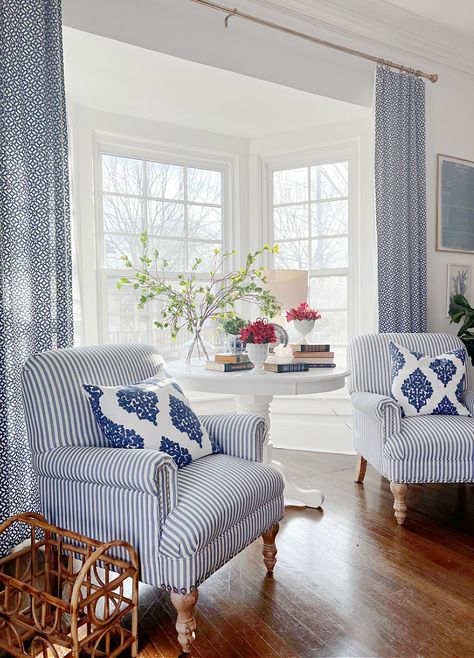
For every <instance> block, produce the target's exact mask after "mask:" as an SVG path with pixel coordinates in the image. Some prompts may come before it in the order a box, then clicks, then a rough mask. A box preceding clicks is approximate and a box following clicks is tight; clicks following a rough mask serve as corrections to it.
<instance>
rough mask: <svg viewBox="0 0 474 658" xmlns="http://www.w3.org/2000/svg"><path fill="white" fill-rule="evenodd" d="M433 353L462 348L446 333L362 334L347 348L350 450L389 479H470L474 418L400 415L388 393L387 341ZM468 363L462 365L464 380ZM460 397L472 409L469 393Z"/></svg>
mask: <svg viewBox="0 0 474 658" xmlns="http://www.w3.org/2000/svg"><path fill="white" fill-rule="evenodd" d="M391 340H393V341H394V342H395V343H398V344H400V345H403V346H405V347H408V348H409V349H412V350H416V351H419V352H423V353H424V354H427V355H430V356H436V355H437V354H442V353H443V352H448V351H450V350H453V349H456V348H459V347H463V343H462V341H461V340H460V339H459V338H458V337H457V336H453V335H451V334H366V335H362V336H357V337H355V338H354V339H352V341H351V343H350V346H349V364H350V365H349V367H350V369H351V377H350V381H349V390H350V393H351V398H352V403H353V407H354V443H355V449H356V450H357V452H358V453H359V454H361V455H362V456H363V457H365V459H367V461H368V462H369V463H370V464H372V466H374V468H375V469H376V470H377V471H378V472H379V473H381V474H382V475H384V476H385V477H387V478H388V479H390V480H391V481H393V482H472V481H473V480H474V418H472V417H466V416H437V415H431V416H430V415H427V416H420V417H414V418H402V415H401V411H400V407H399V406H398V404H397V403H396V402H395V401H394V400H393V399H392V398H391V397H390V390H391V378H390V356H389V351H388V343H389V342H390V341H391ZM468 378H469V367H467V368H466V381H467V382H468V381H469V380H468ZM463 401H464V403H465V404H466V406H467V407H468V409H469V410H470V412H471V413H473V412H474V392H473V391H470V390H465V391H464V393H463Z"/></svg>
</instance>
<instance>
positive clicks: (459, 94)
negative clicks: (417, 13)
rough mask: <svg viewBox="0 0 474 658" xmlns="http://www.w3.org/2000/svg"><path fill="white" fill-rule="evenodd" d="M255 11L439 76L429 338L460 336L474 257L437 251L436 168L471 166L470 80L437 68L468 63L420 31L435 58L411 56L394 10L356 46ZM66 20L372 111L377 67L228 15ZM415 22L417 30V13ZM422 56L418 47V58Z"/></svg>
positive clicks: (473, 103) (265, 11)
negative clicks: (456, 299)
mask: <svg viewBox="0 0 474 658" xmlns="http://www.w3.org/2000/svg"><path fill="white" fill-rule="evenodd" d="M298 4H302V5H304V4H305V3H298ZM364 4H367V3H364ZM258 5H259V7H258V12H256V8H255V4H253V3H252V2H248V1H246V0H240V1H239V2H238V7H239V9H241V10H243V11H245V10H247V11H249V12H250V13H258V14H259V15H260V16H262V17H264V18H268V19H269V20H275V21H277V22H280V23H285V24H287V25H289V26H290V27H295V28H296V29H300V30H303V31H306V32H311V33H316V34H318V35H319V36H323V37H324V36H327V37H329V38H330V39H332V40H335V41H337V40H339V41H341V42H343V43H345V44H346V45H350V46H351V47H354V48H360V49H362V50H366V51H367V50H368V51H372V52H374V53H375V54H377V55H379V56H381V57H385V58H387V59H392V60H395V61H397V60H398V61H400V60H402V61H404V62H405V63H407V64H409V65H410V66H413V67H415V68H420V69H424V70H427V71H430V72H437V73H438V74H439V82H438V83H436V84H431V83H430V82H427V83H426V91H427V200H428V280H429V285H428V327H429V330H431V331H434V330H443V331H444V330H449V331H454V332H455V331H456V327H451V328H449V325H448V320H447V318H446V308H445V297H446V265H447V263H448V262H460V259H461V258H462V262H465V263H467V264H473V265H474V256H473V255H457V254H448V253H440V252H436V251H435V226H436V171H435V167H436V153H438V152H441V153H445V154H448V155H453V156H457V157H462V158H466V159H470V160H474V129H473V122H472V114H473V109H472V108H473V107H474V85H473V77H472V75H469V74H468V73H464V72H461V71H458V70H456V69H454V68H450V67H448V66H443V65H441V64H439V63H438V62H439V60H440V59H441V58H442V56H443V53H445V52H446V53H447V54H448V55H449V56H450V57H451V59H452V60H453V62H455V63H456V62H457V61H458V60H459V61H460V60H461V56H460V55H459V53H458V52H456V51H455V50H450V51H448V50H447V49H446V48H444V47H443V46H442V45H441V44H440V45H439V47H438V48H437V47H436V43H435V40H432V41H431V42H430V40H429V39H428V38H427V37H426V38H425V40H423V36H424V35H423V34H422V33H421V32H420V30H419V27H418V26H417V27H416V29H417V30H418V34H417V37H419V39H418V40H419V42H420V43H421V44H422V45H423V46H424V52H428V53H430V54H431V52H432V56H433V59H429V58H428V56H420V55H416V54H412V53H410V43H409V39H410V34H403V33H402V32H401V31H400V30H399V29H398V30H397V28H396V26H395V24H393V26H391V25H390V23H388V24H387V16H388V13H389V9H388V8H386V9H382V10H381V11H387V12H388V13H387V16H386V17H385V25H384V32H383V33H382V34H379V35H377V37H378V38H376V36H375V35H371V38H370V39H368V43H367V42H364V39H356V38H354V35H353V33H350V31H349V27H348V26H345V27H346V29H345V32H346V34H349V33H350V36H349V37H346V38H344V37H343V36H341V35H340V36H339V38H335V36H334V32H332V33H330V32H325V29H324V26H323V27H322V28H321V25H318V24H311V25H308V23H304V22H302V21H301V20H297V19H296V18H295V17H294V15H291V12H288V14H287V15H285V16H282V15H281V14H278V13H277V12H276V11H274V10H272V9H271V8H270V6H269V3H265V2H259V3H258ZM385 7H387V6H385ZM63 13H64V19H65V23H66V24H68V25H70V26H72V27H77V28H79V29H84V30H87V31H90V32H94V33H96V34H101V35H103V36H109V37H111V38H116V39H119V40H122V41H127V42H129V43H135V44H137V45H142V46H144V47H147V48H151V49H155V50H160V51H162V52H167V53H169V54H172V55H176V56H178V57H183V58H185V59H191V60H193V61H196V62H202V63H205V64H210V65H212V66H216V67H218V68H223V69H228V70H232V71H236V72H238V73H244V74H247V75H250V76H253V77H257V78H262V79H265V80H271V81H273V82H277V83H280V84H284V85H288V86H290V87H295V88H298V89H303V90H305V91H310V92H313V93H316V94H320V95H323V96H329V97H332V98H337V99H341V100H345V101H348V102H351V103H356V104H360V105H365V106H367V107H369V106H370V105H371V103H372V96H373V77H374V65H373V64H371V63H370V62H367V61H364V60H360V59H356V58H354V57H350V56H347V55H344V54H342V53H340V52H337V51H332V50H329V49H326V48H323V47H318V46H314V45H312V44H310V43H306V42H304V41H302V40H299V39H295V38H294V37H291V36H288V35H285V34H280V33H277V32H273V31H270V30H267V29H264V28H261V27H259V26H256V25H252V24H249V23H245V22H244V21H240V20H234V19H232V20H231V27H230V28H229V29H227V30H225V29H223V27H222V21H223V15H222V14H221V13H219V12H213V11H209V10H205V9H203V8H202V7H199V6H197V5H194V4H193V3H191V2H190V1H189V0H174V1H173V2H170V1H169V0H153V2H152V1H151V0H135V2H133V3H130V2H128V1H127V0H102V1H101V2H100V3H97V2H95V1H94V0H83V1H82V2H81V3H78V2H76V1H75V0H64V3H63ZM140 18H142V20H140ZM329 20H330V19H329ZM412 23H415V24H416V18H415V17H414V15H413V16H412ZM361 31H362V28H361ZM366 31H367V32H368V31H370V29H369V28H367V30H366ZM341 34H343V31H342V32H341ZM385 35H387V38H386V39H385ZM391 41H397V42H399V43H400V47H399V48H398V49H397V50H393V49H391V48H390V45H389V44H390V42H391ZM374 44H376V45H375V46H374ZM401 46H403V49H402V48H401ZM422 50H423V49H421V48H420V52H421V51H422ZM430 51H431V52H430ZM434 60H436V61H434ZM466 68H467V64H466ZM275 111H278V109H277V108H276V110H275Z"/></svg>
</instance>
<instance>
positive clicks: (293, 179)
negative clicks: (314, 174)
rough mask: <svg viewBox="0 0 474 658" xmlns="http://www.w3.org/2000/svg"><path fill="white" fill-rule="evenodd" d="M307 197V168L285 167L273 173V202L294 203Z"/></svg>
mask: <svg viewBox="0 0 474 658" xmlns="http://www.w3.org/2000/svg"><path fill="white" fill-rule="evenodd" d="M307 199H308V169H307V168H306V167H304V168H303V169H287V170H286V171H275V173H274V174H273V203H275V204H278V203H295V202H297V201H306V200H307Z"/></svg>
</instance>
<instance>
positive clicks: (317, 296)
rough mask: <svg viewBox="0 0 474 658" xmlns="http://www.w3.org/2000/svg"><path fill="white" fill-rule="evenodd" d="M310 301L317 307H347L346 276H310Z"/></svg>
mask: <svg viewBox="0 0 474 658" xmlns="http://www.w3.org/2000/svg"><path fill="white" fill-rule="evenodd" d="M310 303H311V306H312V307H313V308H317V309H327V308H329V309H330V308H347V277H346V276H315V277H311V280H310Z"/></svg>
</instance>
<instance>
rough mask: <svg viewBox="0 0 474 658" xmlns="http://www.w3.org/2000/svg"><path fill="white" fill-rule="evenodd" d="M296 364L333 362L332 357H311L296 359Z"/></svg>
mask: <svg viewBox="0 0 474 658" xmlns="http://www.w3.org/2000/svg"><path fill="white" fill-rule="evenodd" d="M296 362H297V363H333V362H334V357H332V356H328V357H326V356H324V357H318V358H317V357H313V356H305V357H304V358H303V357H302V358H299V359H296Z"/></svg>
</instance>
